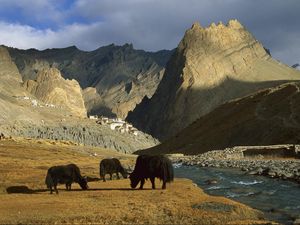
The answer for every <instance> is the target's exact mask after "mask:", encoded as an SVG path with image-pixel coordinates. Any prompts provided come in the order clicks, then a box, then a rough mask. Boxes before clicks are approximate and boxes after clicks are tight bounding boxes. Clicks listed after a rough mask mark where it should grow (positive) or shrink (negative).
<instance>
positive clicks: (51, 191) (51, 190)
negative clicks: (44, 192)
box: [50, 186, 53, 194]
mask: <svg viewBox="0 0 300 225" xmlns="http://www.w3.org/2000/svg"><path fill="white" fill-rule="evenodd" d="M52 193H53V189H52V186H50V194H52Z"/></svg>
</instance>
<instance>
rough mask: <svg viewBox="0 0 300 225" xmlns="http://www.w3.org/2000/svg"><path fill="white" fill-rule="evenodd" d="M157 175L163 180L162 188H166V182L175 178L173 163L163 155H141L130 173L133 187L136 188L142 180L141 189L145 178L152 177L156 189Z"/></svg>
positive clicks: (153, 187)
mask: <svg viewBox="0 0 300 225" xmlns="http://www.w3.org/2000/svg"><path fill="white" fill-rule="evenodd" d="M155 177H157V178H159V179H160V180H162V181H163V185H162V189H166V183H167V182H171V181H173V180H174V170H173V165H172V163H171V161H170V159H168V158H167V157H166V156H163V155H156V156H150V155H140V156H138V157H137V159H136V163H135V168H134V170H133V172H132V173H131V174H130V176H129V178H130V181H131V184H130V185H131V188H135V187H136V186H137V185H138V183H139V182H141V185H140V189H143V186H144V183H145V179H148V178H150V181H151V183H152V189H155V182H154V181H155Z"/></svg>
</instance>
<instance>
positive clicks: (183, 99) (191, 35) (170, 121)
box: [127, 20, 300, 140]
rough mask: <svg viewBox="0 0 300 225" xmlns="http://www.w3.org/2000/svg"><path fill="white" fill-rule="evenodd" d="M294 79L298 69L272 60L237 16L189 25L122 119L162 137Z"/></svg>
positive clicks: (297, 76) (297, 74) (173, 133)
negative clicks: (154, 83) (156, 80)
mask: <svg viewBox="0 0 300 225" xmlns="http://www.w3.org/2000/svg"><path fill="white" fill-rule="evenodd" d="M299 79H300V73H299V72H298V71H296V70H294V69H292V68H290V67H288V66H285V65H283V64H281V63H280V62H278V61H275V60H273V59H272V58H271V56H270V55H269V54H268V53H267V52H266V51H265V49H264V47H263V46H262V45H261V44H260V43H259V42H258V41H257V40H256V39H255V38H254V37H253V36H252V35H251V34H250V33H249V32H248V31H247V30H246V29H245V28H244V27H243V26H242V25H241V24H240V23H239V22H238V21H237V20H230V21H229V22H228V24H227V25H224V24H222V23H219V24H218V25H215V24H214V23H213V24H211V25H210V26H209V27H207V28H203V27H201V26H200V24H199V23H195V24H193V26H192V27H191V28H190V29H189V30H187V31H186V33H185V35H184V38H183V39H182V40H181V42H180V43H179V45H178V48H177V49H176V52H175V53H174V54H173V56H172V57H171V59H170V61H169V62H168V65H167V67H166V71H165V74H164V77H163V79H162V81H161V83H160V84H159V86H158V88H157V91H156V93H155V94H154V95H153V97H152V98H151V99H150V100H149V99H148V98H144V100H143V101H142V103H141V104H140V105H138V106H137V107H136V108H135V109H134V111H133V112H132V113H129V115H128V117H127V119H128V120H129V121H130V122H131V123H133V124H134V126H135V127H138V128H139V129H141V130H143V131H145V132H148V133H150V134H152V135H153V136H155V137H158V138H160V139H161V140H164V139H166V138H169V137H171V136H172V135H175V134H176V133H177V132H178V131H180V130H181V129H183V128H184V127H186V126H188V125H189V124H191V123H192V122H193V121H195V120H196V119H197V118H199V117H201V116H203V115H205V114H207V113H209V112H211V111H212V110H213V109H215V108H216V107H217V106H219V105H221V104H222V103H225V102H227V101H229V100H231V99H234V98H239V97H243V96H245V95H247V94H250V93H252V92H255V91H257V90H260V89H262V88H266V87H272V86H276V85H278V84H280V83H283V82H286V81H287V80H299Z"/></svg>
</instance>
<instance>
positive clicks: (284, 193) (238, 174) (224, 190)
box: [175, 165, 300, 224]
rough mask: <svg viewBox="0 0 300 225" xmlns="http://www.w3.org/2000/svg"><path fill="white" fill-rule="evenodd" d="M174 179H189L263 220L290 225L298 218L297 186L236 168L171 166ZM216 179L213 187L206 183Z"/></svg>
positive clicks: (299, 209)
mask: <svg viewBox="0 0 300 225" xmlns="http://www.w3.org/2000/svg"><path fill="white" fill-rule="evenodd" d="M175 176H176V177H184V178H189V179H191V180H193V182H194V183H196V184H197V185H198V186H199V187H201V188H202V189H203V190H204V191H205V192H206V193H207V194H210V195H219V196H225V197H227V198H230V199H233V200H235V201H238V202H241V203H244V204H246V205H249V206H251V207H252V208H255V209H259V210H261V211H263V212H264V213H265V216H266V218H267V219H270V220H273V221H277V222H280V223H282V224H293V221H294V220H295V219H296V218H299V217H300V185H299V184H297V183H294V182H290V181H283V180H277V179H270V178H267V177H263V176H255V175H247V174H245V173H244V172H242V171H240V170H237V169H221V168H206V167H204V168H203V167H194V166H180V165H175ZM207 180H216V181H217V183H216V184H207V182H206V181H207Z"/></svg>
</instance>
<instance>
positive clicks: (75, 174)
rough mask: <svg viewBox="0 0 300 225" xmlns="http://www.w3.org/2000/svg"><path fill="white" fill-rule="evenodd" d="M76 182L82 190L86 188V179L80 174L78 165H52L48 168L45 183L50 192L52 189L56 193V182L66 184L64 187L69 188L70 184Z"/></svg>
mask: <svg viewBox="0 0 300 225" xmlns="http://www.w3.org/2000/svg"><path fill="white" fill-rule="evenodd" d="M73 182H76V183H78V184H79V185H80V187H81V188H82V189H83V190H86V189H88V185H87V180H86V179H85V178H84V177H82V176H81V174H80V170H79V168H78V166H76V165H75V164H69V165H65V166H52V167H50V168H49V169H48V172H47V176H46V180H45V183H46V185H47V187H48V188H50V194H52V192H53V190H52V187H54V190H55V192H56V194H58V190H57V184H66V189H67V190H71V185H72V183H73Z"/></svg>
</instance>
